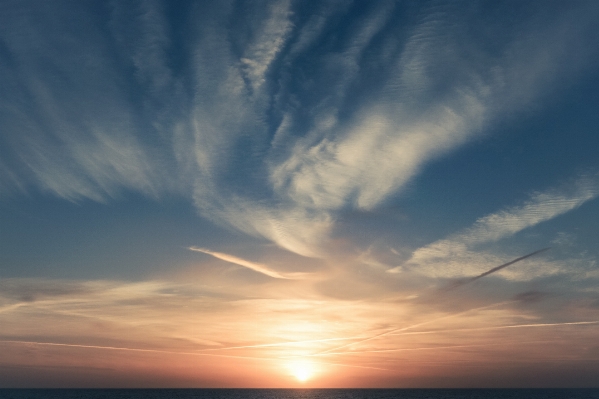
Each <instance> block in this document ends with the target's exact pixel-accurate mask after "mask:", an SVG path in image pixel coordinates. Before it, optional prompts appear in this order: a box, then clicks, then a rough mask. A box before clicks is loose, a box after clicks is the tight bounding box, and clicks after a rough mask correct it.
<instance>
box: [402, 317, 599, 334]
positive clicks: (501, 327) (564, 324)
mask: <svg viewBox="0 0 599 399" xmlns="http://www.w3.org/2000/svg"><path fill="white" fill-rule="evenodd" d="M589 324H599V320H596V321H574V322H568V323H536V324H512V325H509V326H493V327H477V328H455V329H447V330H431V331H413V332H404V333H399V334H392V335H421V334H422V335H424V334H437V333H445V332H459V331H487V330H504V329H508V328H535V327H556V326H574V325H589Z"/></svg>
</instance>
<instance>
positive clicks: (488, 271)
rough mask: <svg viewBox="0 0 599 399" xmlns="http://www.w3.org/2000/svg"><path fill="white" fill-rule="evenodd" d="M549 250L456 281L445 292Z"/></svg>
mask: <svg viewBox="0 0 599 399" xmlns="http://www.w3.org/2000/svg"><path fill="white" fill-rule="evenodd" d="M549 249H551V247H547V248H543V249H539V250H538V251H534V252H531V253H529V254H528V255H524V256H521V257H519V258H516V259H514V260H512V261H509V262H507V263H504V264H503V265H499V266H495V267H494V268H492V269H491V270H487V271H486V272H484V273H482V274H479V275H478V276H475V277H471V278H469V279H465V280H460V281H456V282H454V283H453V284H451V285H450V286H449V287H447V288H446V289H445V290H447V291H448V290H453V289H455V288H458V287H461V286H462V285H465V284H469V283H471V282H473V281H476V280H478V279H479V278H483V277H485V276H488V275H489V274H492V273H495V272H497V271H499V270H501V269H503V268H506V267H508V266H510V265H513V264H514V263H516V262H520V261H521V260H524V259H526V258H530V257H531V256H534V255H537V254H540V253H541V252H545V251H548V250H549Z"/></svg>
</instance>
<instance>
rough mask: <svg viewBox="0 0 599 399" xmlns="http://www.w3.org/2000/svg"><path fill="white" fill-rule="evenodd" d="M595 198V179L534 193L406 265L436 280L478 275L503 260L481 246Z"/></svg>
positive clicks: (551, 267) (546, 268)
mask: <svg viewBox="0 0 599 399" xmlns="http://www.w3.org/2000/svg"><path fill="white" fill-rule="evenodd" d="M597 196H599V180H598V179H597V176H584V177H582V178H580V179H578V180H577V181H576V182H575V183H574V184H573V185H572V187H569V188H561V189H550V190H547V191H545V192H537V193H534V194H532V195H531V196H530V198H529V199H528V200H527V201H525V202H524V204H522V205H519V206H514V207H511V208H507V209H505V210H501V211H499V212H496V213H493V214H490V215H487V216H484V217H482V218H480V219H478V220H477V221H476V222H475V223H474V224H473V225H472V226H471V227H470V228H467V229H466V230H464V231H462V232H460V233H456V234H452V235H450V236H449V237H448V238H446V239H442V240H439V241H436V242H433V243H431V244H429V245H427V246H425V247H422V248H419V249H417V250H416V251H414V253H413V254H412V258H411V259H410V260H408V261H407V262H406V265H410V266H411V267H414V268H415V269H414V270H416V271H418V272H420V273H424V274H428V275H432V276H435V277H461V276H467V275H473V274H477V273H480V272H481V271H484V270H485V268H487V269H488V268H489V267H491V266H497V265H499V264H502V263H504V262H505V260H506V259H505V258H503V257H499V256H497V255H494V254H491V253H487V252H485V251H480V249H479V248H478V246H479V245H480V244H485V243H490V242H495V241H498V240H501V239H503V238H507V237H510V236H512V235H514V234H516V233H518V232H520V231H522V230H525V229H527V228H531V227H534V226H536V225H537V224H539V223H542V222H545V221H549V220H551V219H553V218H555V217H557V216H559V215H562V214H564V213H566V212H569V211H571V210H574V209H576V208H578V207H579V206H581V205H582V204H584V203H585V202H587V201H590V200H593V199H595V198H597ZM508 260H509V259H508ZM561 266H562V265H561V263H559V262H543V265H538V266H537V267H528V268H527V270H528V272H525V273H522V272H520V273H518V272H514V271H509V270H505V271H502V272H501V273H500V274H502V275H504V276H511V277H512V278H527V276H528V277H530V276H532V275H539V274H553V273H558V272H560V271H561V270H562V267H561ZM400 270H402V266H399V267H396V268H393V269H390V270H389V271H390V272H399V271H400Z"/></svg>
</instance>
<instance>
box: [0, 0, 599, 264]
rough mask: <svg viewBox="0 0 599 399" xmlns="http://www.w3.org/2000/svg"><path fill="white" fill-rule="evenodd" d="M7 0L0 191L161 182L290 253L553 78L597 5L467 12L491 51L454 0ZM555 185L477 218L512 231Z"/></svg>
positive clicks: (98, 192) (578, 52) (86, 193)
mask: <svg viewBox="0 0 599 399" xmlns="http://www.w3.org/2000/svg"><path fill="white" fill-rule="evenodd" d="M23 4H24V5H23V7H25V8H27V9H28V15H29V17H27V18H25V17H24V16H23V14H19V12H18V11H17V10H16V8H15V9H13V8H10V7H8V8H7V10H6V13H5V14H4V15H3V17H2V19H1V21H0V22H2V23H1V24H0V26H1V28H0V39H1V40H2V43H3V46H4V47H3V48H4V49H5V50H6V51H4V50H3V52H2V53H0V54H1V55H0V56H1V57H2V60H3V61H5V62H2V63H0V68H1V69H0V72H1V73H0V76H1V77H0V84H1V85H2V87H6V88H7V90H6V91H5V93H8V94H6V95H5V96H3V97H2V98H0V102H1V108H2V111H1V113H0V123H2V126H3V129H4V131H5V132H6V134H4V135H3V137H2V138H0V140H1V144H2V147H3V148H4V149H3V150H2V155H3V157H2V162H1V163H0V169H1V170H2V171H3V177H2V180H0V190H2V191H3V192H22V191H31V190H41V191H46V192H49V193H52V194H53V195H56V196H58V197H61V198H64V199H68V200H78V199H81V198H89V199H92V200H95V201H109V200H111V199H113V198H117V197H118V196H119V195H120V193H122V192H124V191H128V190H130V191H136V192H140V193H142V194H144V195H147V196H150V197H153V198H159V197H160V196H162V195H165V194H166V193H176V194H178V195H182V196H185V197H186V198H188V199H189V200H190V201H192V202H193V203H194V205H195V206H196V207H197V208H198V211H199V213H200V214H201V215H202V216H203V217H206V218H208V219H210V220H212V221H214V222H215V223H218V224H220V225H223V226H228V227H230V228H233V229H237V230H240V231H242V232H244V233H247V234H251V235H254V236H258V237H264V238H267V239H268V240H271V241H273V242H275V243H276V244H278V245H279V246H281V247H282V248H285V249H288V250H290V251H292V252H296V253H299V254H302V255H305V256H324V254H325V253H326V248H327V244H328V243H329V235H330V234H329V233H330V231H331V230H332V228H333V227H334V223H335V219H336V218H337V217H338V215H339V214H340V212H343V211H344V210H347V209H348V208H349V209H356V208H358V209H366V210H372V209H375V208H377V207H380V206H381V205H382V204H384V203H385V201H388V200H389V199H390V198H392V197H393V196H394V195H396V194H398V193H401V192H402V190H404V189H405V187H406V185H407V184H408V183H409V182H410V181H411V180H412V179H414V178H415V177H416V176H417V175H418V173H419V172H420V171H421V170H422V169H423V168H424V167H425V166H426V165H427V164H429V163H430V162H433V161H434V160H436V159H438V158H439V157H441V156H443V155H446V154H448V153H450V152H452V151H455V150H456V149H457V148H459V147H460V146H462V145H464V144H465V143H467V142H468V141H470V140H472V139H473V138H475V137H477V136H480V135H482V134H484V133H485V128H486V127H487V126H489V125H490V124H491V123H492V122H493V121H495V120H498V119H504V117H505V116H510V115H512V114H513V113H514V112H515V111H516V110H518V109H520V108H521V107H523V106H525V105H526V104H529V103H530V102H531V101H533V100H535V99H537V98H539V96H541V95H543V94H544V93H545V92H546V91H547V90H558V89H559V88H560V87H561V85H562V83H561V82H562V81H566V80H568V79H572V76H574V75H576V74H577V73H579V71H581V70H583V69H584V67H585V65H587V64H588V63H589V61H588V59H589V57H588V54H590V53H591V52H592V51H594V50H593V48H594V46H592V45H589V46H587V45H585V43H587V41H588V42H589V43H594V42H593V38H595V37H596V36H593V35H592V34H590V33H589V32H593V30H591V29H592V27H594V21H595V19H596V18H595V14H596V7H593V6H590V5H589V6H587V5H584V4H580V5H578V6H577V7H572V8H571V9H570V10H569V11H568V12H567V13H565V14H564V15H561V14H560V15H559V16H557V17H555V18H553V19H551V21H550V22H551V23H544V24H543V23H541V22H539V23H529V21H528V20H525V18H524V19H522V20H518V22H517V23H514V25H513V26H511V25H510V26H505V25H504V24H502V22H501V21H499V22H498V21H496V20H495V18H494V17H493V19H492V20H489V18H490V17H489V16H487V15H481V16H480V20H481V21H483V22H485V21H486V22H488V25H489V26H490V28H485V29H487V30H484V32H487V33H488V32H493V27H494V29H498V30H501V31H503V32H504V34H503V35H501V36H497V35H495V36H493V37H494V39H493V40H494V41H493V43H494V44H496V47H497V49H496V50H489V48H490V47H489V46H488V44H489V43H488V42H487V41H485V40H489V39H488V38H487V39H485V38H484V37H483V36H484V35H482V34H481V35H480V37H473V36H472V35H471V34H470V33H468V32H465V31H464V30H463V29H462V28H460V27H462V26H466V25H468V24H463V23H461V22H463V19H464V18H472V20H478V19H479V18H478V17H479V16H478V14H476V12H477V11H474V10H471V9H469V8H466V9H458V8H454V7H450V6H448V7H441V8H434V7H432V8H431V7H428V6H423V7H422V8H420V7H417V8H416V9H415V14H414V15H417V16H422V18H420V17H417V18H414V19H408V20H406V21H403V20H402V22H401V23H398V20H397V19H398V18H399V17H398V15H399V14H400V13H398V12H397V11H398V10H397V9H396V5H395V4H394V3H393V2H377V3H374V4H372V5H368V6H364V8H363V9H361V8H360V9H359V10H358V8H356V7H358V6H359V5H357V4H350V3H347V2H334V1H331V2H327V3H326V4H322V5H319V6H318V7H317V8H316V9H315V10H316V11H314V12H312V11H313V10H312V9H310V10H306V9H304V8H302V7H300V6H299V5H298V4H296V3H293V2H290V1H277V2H275V1H273V2H268V1H267V2H263V3H259V4H258V3H248V4H243V5H242V6H240V7H237V6H239V3H237V2H228V3H227V2H223V3H222V4H219V5H218V6H214V5H208V4H196V5H190V6H186V7H188V8H186V9H185V10H184V11H185V12H184V13H182V14H185V15H188V17H186V18H182V19H181V20H172V19H170V17H172V16H171V15H170V14H169V12H168V10H167V8H166V5H165V4H163V3H161V2H158V1H145V2H135V4H134V5H133V6H132V7H121V6H120V5H119V4H118V3H114V4H111V5H110V7H109V8H108V11H109V12H108V13H106V14H102V13H97V12H94V10H92V9H89V8H86V5H85V4H83V3H82V4H78V5H77V6H76V7H71V6H69V7H66V6H65V7H60V6H59V5H60V4H59V5H55V6H45V7H46V8H42V9H40V8H39V7H38V5H37V4H34V3H29V4H28V3H23ZM64 5H66V4H64ZM357 11H360V12H357ZM483 14H484V13H483ZM341 20H343V21H345V22H344V24H341V25H340V24H339V21H341ZM232 21H235V22H239V23H233V22H232ZM456 21H457V22H456ZM572 21H576V23H575V24H574V23H573V22H572ZM481 23H482V22H481ZM65 26H68V27H69V29H68V30H63V29H56V27H65ZM231 26H233V27H234V28H231ZM506 29H508V30H509V31H508V32H505V30H506ZM581 38H584V40H582V39H581ZM572 43H576V45H575V46H573V45H572ZM491 47H493V46H491ZM566 78H568V79H566ZM5 154H8V156H4V155H5ZM553 200H555V201H558V202H559V201H560V199H559V198H554V199H553ZM538 201H540V202H543V201H545V202H547V203H549V202H551V199H547V200H544V199H542V198H539V199H538ZM564 201H566V200H564ZM533 202H534V201H533ZM566 202H567V201H566ZM566 202H563V203H561V204H559V205H555V206H554V205H551V206H549V205H548V208H547V209H545V210H542V209H539V210H538V212H540V213H538V214H537V215H536V216H535V215H533V214H532V212H528V211H526V210H523V212H525V213H526V214H527V215H528V216H529V217H530V219H528V220H524V221H521V222H516V221H514V220H511V221H510V220H507V219H505V218H506V217H507V216H506V215H503V216H502V215H496V217H499V218H504V219H502V221H499V220H481V221H480V223H479V226H478V227H477V228H478V229H479V231H480V232H482V233H483V234H499V235H502V234H503V235H506V234H512V232H513V231H516V230H518V229H521V228H522V227H521V226H519V225H518V223H525V224H526V223H535V218H539V219H543V218H545V217H549V216H547V215H549V214H550V213H551V212H558V213H559V212H561V211H560V210H559V209H561V208H560V206H561V207H563V209H566V208H568V207H569V206H571V205H570V204H568V203H566ZM551 207H553V208H551ZM513 217H514V218H518V217H519V215H515V214H514V215H513ZM501 223H503V230H501V229H499V228H498V227H497V226H498V225H499V224H501ZM485 226H487V227H485ZM485 228H488V229H492V232H490V231H491V230H489V231H488V232H483V230H484V229H485ZM472 239H474V238H472Z"/></svg>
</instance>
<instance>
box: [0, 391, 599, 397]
mask: <svg viewBox="0 0 599 399" xmlns="http://www.w3.org/2000/svg"><path fill="white" fill-rule="evenodd" d="M0 398H1V399H42V398H43V399H45V398H48V399H58V398H66V399H105V398H106V399H108V398H110V399H171V398H173V399H391V398H398V399H459V398H466V399H599V389H0Z"/></svg>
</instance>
